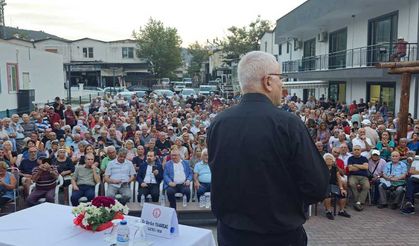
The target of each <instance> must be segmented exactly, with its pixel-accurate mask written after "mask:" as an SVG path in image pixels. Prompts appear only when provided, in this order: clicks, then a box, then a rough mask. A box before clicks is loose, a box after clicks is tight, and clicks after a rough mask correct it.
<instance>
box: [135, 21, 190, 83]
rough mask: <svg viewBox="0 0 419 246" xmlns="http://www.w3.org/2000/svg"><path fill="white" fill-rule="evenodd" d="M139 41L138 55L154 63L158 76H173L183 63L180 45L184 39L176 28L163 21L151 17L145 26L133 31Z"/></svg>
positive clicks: (155, 72)
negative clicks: (165, 24)
mask: <svg viewBox="0 0 419 246" xmlns="http://www.w3.org/2000/svg"><path fill="white" fill-rule="evenodd" d="M133 37H134V39H136V40H137V42H138V47H139V48H138V52H137V54H138V56H139V57H141V58H146V59H148V60H149V61H150V62H152V64H153V68H154V74H155V75H156V76H157V77H158V78H165V77H169V78H172V77H173V75H174V71H175V70H176V69H177V68H178V67H180V66H181V65H182V59H181V55H180V45H181V43H182V40H181V38H180V36H179V35H178V33H177V29H176V28H172V27H165V26H164V25H163V22H161V21H158V20H154V19H153V18H150V19H149V21H148V23H147V24H146V25H145V27H141V28H140V30H139V31H138V32H135V31H133Z"/></svg>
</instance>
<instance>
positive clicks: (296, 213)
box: [208, 93, 329, 233]
mask: <svg viewBox="0 0 419 246" xmlns="http://www.w3.org/2000/svg"><path fill="white" fill-rule="evenodd" d="M208 154H209V164H210V168H211V173H212V180H211V206H212V210H213V212H214V214H215V215H216V217H217V218H218V219H220V220H221V221H222V222H223V223H224V224H226V225H228V226H230V227H232V228H235V229H238V230H248V231H254V232H259V233H280V232H286V231H289V230H293V229H296V228H298V227H299V226H301V225H302V224H304V222H305V220H306V217H305V214H304V204H311V203H315V202H318V201H322V200H323V199H324V197H325V194H326V192H327V187H328V183H329V170H328V168H327V166H326V164H325V163H324V160H323V158H322V157H321V156H320V154H319V152H318V151H317V149H316V147H315V145H314V143H313V141H312V140H311V137H310V135H309V133H308V131H307V129H306V127H305V125H304V124H303V122H302V121H301V120H300V119H299V118H298V117H297V116H295V115H293V114H291V113H288V112H285V111H282V110H280V109H278V108H277V107H275V106H274V105H273V104H272V103H271V101H270V100H269V99H268V98H267V97H266V96H264V95H262V94H257V93H251V94H245V95H244V96H243V99H242V101H241V103H240V104H239V105H237V106H234V107H232V108H230V109H227V110H225V111H224V112H222V113H220V114H219V115H217V117H216V118H215V119H214V121H213V122H212V124H211V125H210V127H209V129H208Z"/></svg>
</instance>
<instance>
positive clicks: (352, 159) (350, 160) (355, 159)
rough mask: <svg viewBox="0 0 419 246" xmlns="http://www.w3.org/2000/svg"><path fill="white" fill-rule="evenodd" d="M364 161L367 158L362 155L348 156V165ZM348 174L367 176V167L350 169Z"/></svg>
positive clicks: (365, 161)
mask: <svg viewBox="0 0 419 246" xmlns="http://www.w3.org/2000/svg"><path fill="white" fill-rule="evenodd" d="M364 163H368V159H367V158H365V157H364V156H362V155H361V156H360V157H355V156H351V157H349V158H348V166H349V165H354V164H358V165H362V164H364ZM349 175H358V176H364V177H368V169H367V170H358V171H351V172H349Z"/></svg>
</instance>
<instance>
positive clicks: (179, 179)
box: [173, 162, 186, 184]
mask: <svg viewBox="0 0 419 246" xmlns="http://www.w3.org/2000/svg"><path fill="white" fill-rule="evenodd" d="M173 173H174V177H173V182H175V183H176V184H183V183H184V182H185V181H186V176H185V170H184V169H183V165H182V162H179V163H175V162H173Z"/></svg>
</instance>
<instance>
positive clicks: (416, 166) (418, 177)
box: [411, 160, 419, 179]
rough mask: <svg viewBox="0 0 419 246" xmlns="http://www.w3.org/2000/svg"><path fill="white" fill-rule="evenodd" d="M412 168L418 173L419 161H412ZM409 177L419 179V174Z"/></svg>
mask: <svg viewBox="0 0 419 246" xmlns="http://www.w3.org/2000/svg"><path fill="white" fill-rule="evenodd" d="M412 167H414V168H415V169H416V171H419V161H416V160H415V161H413V163H412ZM411 177H413V178H417V179H419V174H415V175H412V176H411Z"/></svg>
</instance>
